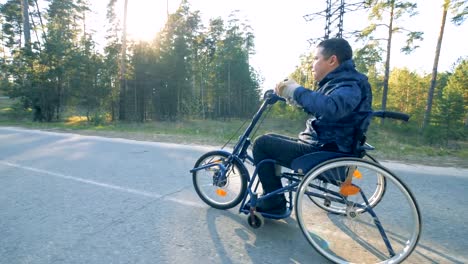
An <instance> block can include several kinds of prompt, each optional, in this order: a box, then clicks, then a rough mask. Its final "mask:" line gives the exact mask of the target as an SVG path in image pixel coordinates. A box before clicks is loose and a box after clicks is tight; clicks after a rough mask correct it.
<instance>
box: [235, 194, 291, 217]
mask: <svg viewBox="0 0 468 264" xmlns="http://www.w3.org/2000/svg"><path fill="white" fill-rule="evenodd" d="M244 207H245V209H246V210H250V200H249V201H247V203H246V204H245V206H244ZM257 211H258V212H262V213H268V214H284V213H285V212H286V198H284V195H282V194H281V195H276V196H273V197H270V198H268V199H265V200H258V201H257Z"/></svg>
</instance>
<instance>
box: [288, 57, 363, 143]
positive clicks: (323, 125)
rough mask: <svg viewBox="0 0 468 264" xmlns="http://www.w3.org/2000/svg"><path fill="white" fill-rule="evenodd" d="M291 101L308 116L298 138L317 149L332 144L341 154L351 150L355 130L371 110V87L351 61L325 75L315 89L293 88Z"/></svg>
mask: <svg viewBox="0 0 468 264" xmlns="http://www.w3.org/2000/svg"><path fill="white" fill-rule="evenodd" d="M294 100H295V101H296V102H297V103H298V104H299V105H300V106H302V107H303V108H304V110H305V111H306V112H308V113H309V114H311V115H312V117H311V118H310V119H308V120H307V122H306V129H305V131H304V132H302V133H300V134H299V138H300V139H301V140H303V141H305V142H308V143H310V144H314V145H318V146H323V145H325V144H328V143H332V144H333V143H334V144H336V145H337V146H338V150H339V151H342V152H350V151H351V146H352V143H353V137H354V134H355V129H356V127H357V126H359V125H360V124H361V123H362V121H363V119H364V118H365V116H366V114H367V113H368V112H369V111H372V91H371V86H370V84H369V82H368V80H367V77H366V76H365V75H364V74H361V73H359V72H358V71H356V68H355V66H354V62H353V61H352V60H347V61H344V62H343V63H342V64H340V66H338V67H337V68H336V69H335V70H333V71H332V72H330V73H329V74H328V75H327V76H325V78H323V80H321V81H320V82H319V83H318V89H317V90H315V91H312V90H308V89H306V88H304V87H299V88H297V89H296V90H295V91H294ZM367 126H368V124H366V125H365V130H367Z"/></svg>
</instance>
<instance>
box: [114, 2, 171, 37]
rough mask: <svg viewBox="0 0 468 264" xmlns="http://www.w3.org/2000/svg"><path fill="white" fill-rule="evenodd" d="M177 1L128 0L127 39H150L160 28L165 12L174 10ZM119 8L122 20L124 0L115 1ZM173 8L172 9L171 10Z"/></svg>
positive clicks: (164, 21) (165, 17)
mask: <svg viewBox="0 0 468 264" xmlns="http://www.w3.org/2000/svg"><path fill="white" fill-rule="evenodd" d="M176 2H177V1H174V0H172V1H170V0H128V7H127V36H128V39H132V40H136V41H139V40H142V41H150V40H153V39H154V37H155V36H156V34H157V33H158V32H159V31H160V30H161V29H162V27H163V26H164V23H166V20H167V13H168V12H174V10H175V7H174V6H175V5H176V4H178V3H176ZM117 4H118V5H120V7H121V8H119V9H121V14H122V16H121V18H122V21H123V7H124V0H119V1H118V2H117ZM173 9H174V10H173Z"/></svg>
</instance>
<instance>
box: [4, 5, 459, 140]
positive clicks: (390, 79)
mask: <svg viewBox="0 0 468 264" xmlns="http://www.w3.org/2000/svg"><path fill="white" fill-rule="evenodd" d="M106 1H108V4H107V13H106V19H107V23H106V24H105V25H104V26H105V29H106V36H105V39H106V43H104V45H103V48H100V47H99V45H98V44H97V43H96V41H95V36H94V35H93V33H92V32H89V31H87V26H89V25H87V23H89V22H88V21H87V14H88V13H89V12H90V11H91V10H90V4H89V3H88V2H87V1H86V0H47V1H38V0H6V1H3V2H2V3H1V4H0V23H1V32H0V95H1V94H3V95H5V96H8V97H10V98H13V99H16V100H18V102H19V103H18V104H16V105H15V107H16V108H18V110H25V111H29V113H30V118H31V119H32V120H34V121H37V122H55V121H60V120H63V119H65V118H67V117H69V116H85V117H86V119H87V120H88V121H89V122H92V123H93V124H99V123H102V122H158V121H177V120H189V119H201V120H205V119H210V120H227V119H231V118H248V117H251V116H252V114H253V113H254V112H255V111H256V109H257V108H258V105H259V101H260V100H261V94H262V92H263V91H262V88H261V87H262V76H261V75H260V74H259V73H258V69H254V68H253V67H252V66H251V65H250V63H249V58H250V57H251V56H252V55H254V54H255V44H254V43H255V34H254V33H253V30H252V28H251V26H250V25H249V24H248V23H247V22H245V21H242V20H240V19H239V18H238V16H237V15H236V12H233V13H232V14H231V16H230V17H229V18H228V19H226V20H225V19H222V18H220V17H217V18H211V19H210V20H209V22H208V24H206V25H205V24H203V23H202V19H201V16H200V11H198V10H192V8H191V6H190V1H189V0H183V1H181V4H180V6H179V7H178V9H177V11H176V12H174V13H173V14H170V15H169V16H168V19H167V21H166V24H165V26H164V28H163V29H162V30H161V31H160V32H159V33H158V34H157V35H156V36H155V37H154V39H153V40H152V41H148V42H146V41H138V42H136V41H131V40H128V39H127V36H126V27H125V21H126V17H125V16H124V17H118V16H117V12H116V8H117V7H116V4H117V1H116V0H106ZM437 1H440V6H441V12H443V19H442V21H441V27H440V29H434V30H440V33H439V42H438V43H434V45H435V44H437V50H436V51H435V53H434V54H428V56H433V57H434V66H433V71H432V73H431V74H427V75H421V74H420V73H417V72H416V71H412V70H410V69H407V68H390V58H391V55H392V54H391V53H390V50H391V45H392V41H391V40H392V38H393V37H394V36H395V35H396V34H404V35H405V37H406V44H405V46H404V47H401V52H405V53H411V52H412V51H413V50H414V49H416V48H417V46H418V41H422V39H423V35H422V32H418V31H409V30H407V29H406V28H405V27H404V25H399V24H398V22H399V20H400V19H402V18H403V17H411V16H415V15H417V5H416V4H415V3H414V2H412V1H398V0H390V1H383V0H368V1H365V3H366V8H367V9H368V14H369V17H368V19H369V22H368V27H366V28H363V29H356V31H355V34H354V35H353V39H355V40H359V42H356V43H363V44H362V45H361V46H357V47H354V49H355V50H354V60H355V63H356V66H357V68H358V70H359V71H361V72H363V73H365V74H367V75H368V77H369V80H370V82H371V84H372V87H373V94H374V102H373V104H374V109H387V110H394V111H400V112H405V113H408V114H410V115H411V120H412V122H411V125H410V127H409V128H406V129H409V130H410V131H411V132H412V133H418V134H420V135H421V136H422V137H424V138H427V139H428V142H429V143H430V142H432V141H434V139H435V138H437V139H440V138H443V139H445V141H446V142H448V141H449V140H466V135H467V131H468V89H467V83H468V58H467V57H463V56H461V57H460V58H459V59H458V60H457V61H454V62H453V67H452V69H451V70H450V71H447V72H438V70H437V62H438V58H439V54H440V49H441V43H442V39H443V29H444V24H445V23H455V24H457V25H460V24H462V23H463V22H464V20H465V18H466V15H467V14H468V6H467V3H466V1H460V0H451V1H450V0H437ZM125 3H127V0H126V1H125ZM41 5H44V6H41ZM125 7H126V5H125ZM379 27H383V29H384V30H383V32H387V33H386V34H385V35H384V37H383V38H382V37H377V32H378V30H379ZM379 32H382V30H380V31H379ZM461 55H463V54H461ZM311 57H312V55H311V54H304V55H303V56H302V58H300V63H298V64H299V65H300V66H298V67H297V68H296V69H291V75H292V76H293V77H294V78H295V79H296V80H298V82H300V83H301V84H302V85H303V86H305V87H308V88H310V89H314V87H315V83H314V80H313V77H312V73H311V63H312V60H311ZM298 60H299V58H298ZM274 111H277V112H278V115H279V116H283V117H286V118H299V116H301V115H302V113H301V111H300V110H299V109H295V108H292V107H285V106H280V105H278V106H275V109H274Z"/></svg>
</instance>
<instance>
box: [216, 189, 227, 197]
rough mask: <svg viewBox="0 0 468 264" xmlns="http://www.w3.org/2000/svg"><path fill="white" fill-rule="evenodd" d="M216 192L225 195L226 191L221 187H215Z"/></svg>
mask: <svg viewBox="0 0 468 264" xmlns="http://www.w3.org/2000/svg"><path fill="white" fill-rule="evenodd" d="M216 194H217V195H219V196H223V197H224V196H226V194H227V192H226V191H225V190H223V189H217V190H216Z"/></svg>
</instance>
